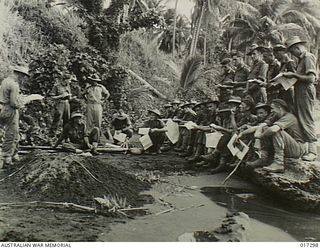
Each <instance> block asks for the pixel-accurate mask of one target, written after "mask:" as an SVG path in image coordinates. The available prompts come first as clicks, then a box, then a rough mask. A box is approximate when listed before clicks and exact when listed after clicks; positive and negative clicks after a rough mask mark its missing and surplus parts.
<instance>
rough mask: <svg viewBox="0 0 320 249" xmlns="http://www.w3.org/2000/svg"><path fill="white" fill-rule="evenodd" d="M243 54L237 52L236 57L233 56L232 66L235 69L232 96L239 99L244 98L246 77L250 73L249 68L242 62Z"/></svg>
mask: <svg viewBox="0 0 320 249" xmlns="http://www.w3.org/2000/svg"><path fill="white" fill-rule="evenodd" d="M243 58H244V54H243V53H241V52H237V54H236V55H234V56H233V61H234V65H235V67H236V69H235V72H234V85H235V87H234V95H236V96H239V97H241V98H242V97H244V96H245V94H244V92H245V90H247V89H245V88H246V85H247V83H246V82H247V80H248V76H249V73H250V68H249V66H248V65H247V64H245V63H244V61H243Z"/></svg>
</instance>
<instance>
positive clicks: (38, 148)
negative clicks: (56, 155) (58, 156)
mask: <svg viewBox="0 0 320 249" xmlns="http://www.w3.org/2000/svg"><path fill="white" fill-rule="evenodd" d="M19 149H22V150H55V151H61V150H62V148H54V147H51V146H19Z"/></svg>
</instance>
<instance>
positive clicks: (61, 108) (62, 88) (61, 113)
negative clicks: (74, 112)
mask: <svg viewBox="0 0 320 249" xmlns="http://www.w3.org/2000/svg"><path fill="white" fill-rule="evenodd" d="M70 94H71V89H70V86H69V84H65V85H62V84H61V83H57V84H55V85H54V86H53V88H52V91H51V95H53V96H59V95H64V96H65V97H64V98H60V99H59V100H57V101H58V103H57V105H56V107H55V111H54V115H53V121H52V126H51V130H50V132H51V134H53V133H54V132H56V131H57V129H58V127H59V124H60V122H61V120H62V127H64V126H65V125H66V124H67V122H68V121H69V118H70V104H69V98H70Z"/></svg>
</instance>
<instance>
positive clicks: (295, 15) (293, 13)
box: [282, 10, 316, 35]
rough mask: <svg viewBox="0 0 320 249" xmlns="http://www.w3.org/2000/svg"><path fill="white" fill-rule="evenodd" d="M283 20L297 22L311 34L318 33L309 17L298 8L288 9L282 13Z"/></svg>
mask: <svg viewBox="0 0 320 249" xmlns="http://www.w3.org/2000/svg"><path fill="white" fill-rule="evenodd" d="M282 20H284V21H285V22H291V23H297V24H298V25H300V26H302V27H303V28H305V30H306V31H308V32H309V34H311V35H314V34H315V33H316V31H315V29H314V27H313V25H312V23H311V22H310V21H309V20H308V19H307V17H306V15H305V14H304V13H302V12H300V11H297V10H288V11H286V12H285V13H283V14H282Z"/></svg>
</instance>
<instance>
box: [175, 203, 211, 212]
mask: <svg viewBox="0 0 320 249" xmlns="http://www.w3.org/2000/svg"><path fill="white" fill-rule="evenodd" d="M204 206H205V205H204V204H199V205H192V206H190V207H185V208H179V209H178V210H179V211H185V210H188V209H191V208H198V207H204Z"/></svg>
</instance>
